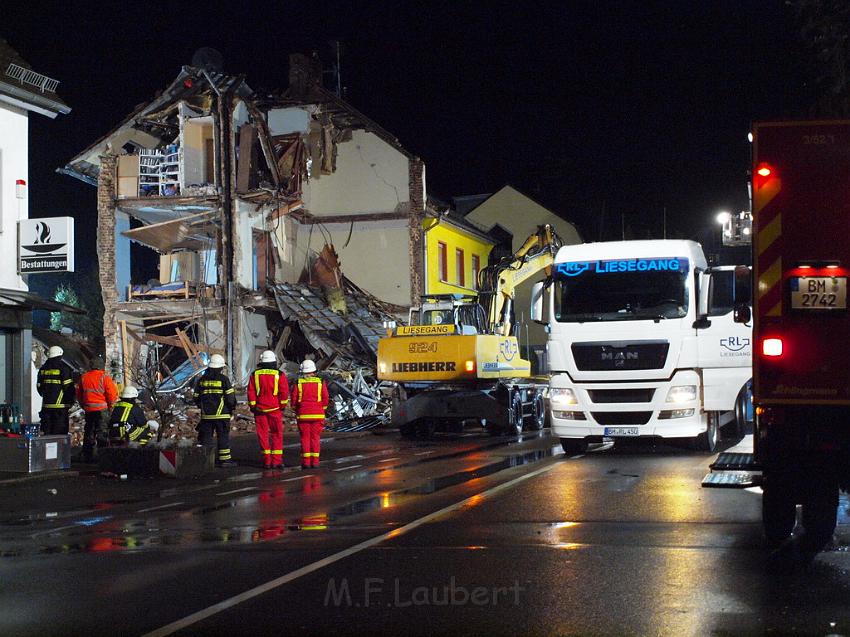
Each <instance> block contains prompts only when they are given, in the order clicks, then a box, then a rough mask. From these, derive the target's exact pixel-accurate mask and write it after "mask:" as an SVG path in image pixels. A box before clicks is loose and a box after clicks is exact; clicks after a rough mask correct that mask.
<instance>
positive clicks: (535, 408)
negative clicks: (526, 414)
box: [531, 392, 546, 431]
mask: <svg viewBox="0 0 850 637" xmlns="http://www.w3.org/2000/svg"><path fill="white" fill-rule="evenodd" d="M545 426H546V401H545V400H544V398H543V393H542V392H537V393H536V394H534V400H533V401H532V403H531V428H532V429H533V430H535V431H540V430H541V429H543V427H545Z"/></svg>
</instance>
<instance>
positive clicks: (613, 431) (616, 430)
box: [602, 427, 640, 436]
mask: <svg viewBox="0 0 850 637" xmlns="http://www.w3.org/2000/svg"><path fill="white" fill-rule="evenodd" d="M602 435H603V436H639V435H640V430H639V429H638V428H637V427H605V433H603V434H602Z"/></svg>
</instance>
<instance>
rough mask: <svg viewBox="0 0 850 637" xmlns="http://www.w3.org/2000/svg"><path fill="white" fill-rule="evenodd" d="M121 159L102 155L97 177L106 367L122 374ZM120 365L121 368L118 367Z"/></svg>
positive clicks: (98, 255) (99, 268) (99, 266)
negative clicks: (118, 317)
mask: <svg viewBox="0 0 850 637" xmlns="http://www.w3.org/2000/svg"><path fill="white" fill-rule="evenodd" d="M117 172H118V158H117V157H116V156H115V155H102V156H101V157H100V174H99V176H98V179H97V261H98V263H97V265H98V271H99V274H100V289H101V294H102V296H103V338H104V340H105V341H106V356H105V359H104V360H105V361H106V370H107V371H108V372H110V374H115V375H118V376H119V378H120V375H119V374H118V371H116V370H120V369H121V336H120V334H119V331H118V325H117V323H116V321H115V309H116V306H117V304H118V280H117V278H116V276H115V201H116V181H117V179H116V178H117ZM116 366H117V367H116Z"/></svg>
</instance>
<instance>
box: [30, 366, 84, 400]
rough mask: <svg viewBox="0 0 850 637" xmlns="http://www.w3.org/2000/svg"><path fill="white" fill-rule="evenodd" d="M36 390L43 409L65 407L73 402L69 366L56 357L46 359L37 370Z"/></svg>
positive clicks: (73, 392)
mask: <svg viewBox="0 0 850 637" xmlns="http://www.w3.org/2000/svg"><path fill="white" fill-rule="evenodd" d="M35 387H36V391H38V394H39V396H41V397H42V407H43V408H44V409H67V408H68V407H70V406H71V405H73V404H74V394H75V391H74V379H73V378H72V377H71V368H70V367H68V365H66V364H65V363H63V362H62V359H61V358H59V357H58V356H57V357H54V358H49V359H47V362H46V363H45V364H44V365H42V366H41V369H39V370H38V379H37V381H36V386H35Z"/></svg>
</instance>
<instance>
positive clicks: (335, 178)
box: [302, 130, 409, 216]
mask: <svg viewBox="0 0 850 637" xmlns="http://www.w3.org/2000/svg"><path fill="white" fill-rule="evenodd" d="M408 199H409V187H408V160H407V157H405V156H404V155H403V154H401V153H400V152H399V151H397V150H396V149H395V148H393V147H392V146H390V145H389V144H387V143H386V142H385V141H383V140H382V139H381V138H379V137H378V136H376V135H374V134H372V133H368V132H366V131H362V130H355V131H353V133H352V138H351V140H350V141H347V142H341V143H340V144H339V145H338V148H337V159H336V171H334V172H333V173H332V174H330V175H321V177H313V178H312V179H311V180H310V181H309V182H307V183H306V184H305V185H304V193H303V196H302V201H303V202H304V208H305V209H306V210H307V211H308V212H310V213H311V214H313V215H316V216H332V215H340V214H359V213H369V212H392V211H395V210H396V209H397V208H398V206H399V205H400V204H404V203H406V202H407V201H408Z"/></svg>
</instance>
